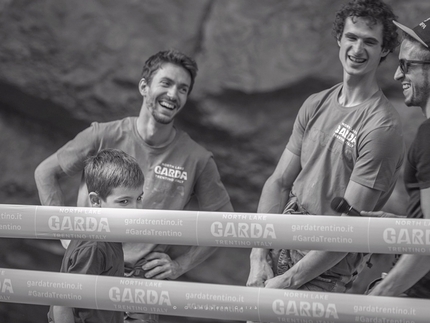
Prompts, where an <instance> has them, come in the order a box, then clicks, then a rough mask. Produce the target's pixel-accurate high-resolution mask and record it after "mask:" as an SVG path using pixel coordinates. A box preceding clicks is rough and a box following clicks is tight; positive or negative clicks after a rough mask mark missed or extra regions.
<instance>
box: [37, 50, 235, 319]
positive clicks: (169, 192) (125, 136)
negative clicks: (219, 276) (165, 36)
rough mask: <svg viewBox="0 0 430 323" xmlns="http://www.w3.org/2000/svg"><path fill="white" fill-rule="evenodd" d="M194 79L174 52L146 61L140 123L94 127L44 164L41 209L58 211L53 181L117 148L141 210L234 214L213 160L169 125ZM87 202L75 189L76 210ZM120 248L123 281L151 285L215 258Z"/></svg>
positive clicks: (204, 251) (199, 251)
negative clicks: (139, 184)
mask: <svg viewBox="0 0 430 323" xmlns="http://www.w3.org/2000/svg"><path fill="white" fill-rule="evenodd" d="M196 74H197V64H196V63H195V61H194V60H193V59H191V58H189V57H187V56H186V55H184V54H182V53H181V52H179V51H174V50H168V51H162V52H159V53H157V54H155V55H153V56H151V57H150V58H149V59H148V60H147V61H146V62H145V65H144V67H143V72H142V78H141V80H140V82H139V92H140V94H141V95H142V97H143V101H142V105H141V109H140V114H139V116H138V117H128V118H125V119H122V120H117V121H112V122H107V123H98V122H94V123H93V124H92V125H91V126H90V127H89V128H87V129H85V130H83V131H82V132H81V133H79V134H78V135H77V136H76V137H75V138H74V139H73V140H71V141H70V142H68V143H67V144H66V145H64V146H63V147H62V148H60V149H59V150H58V151H57V152H56V153H55V154H53V155H52V156H50V157H48V158H47V159H46V160H44V161H43V162H42V163H41V164H40V165H39V166H38V167H37V169H36V172H35V179H36V184H37V188H38V191H39V196H40V200H41V203H42V204H43V205H64V198H63V195H62V192H61V190H60V186H59V182H58V180H59V179H60V178H62V177H64V176H68V175H69V176H71V175H73V174H76V173H79V172H82V170H83V168H84V161H85V160H86V158H87V157H89V156H92V155H95V154H97V152H98V151H100V150H102V149H104V148H116V149H120V150H122V151H124V152H125V153H127V154H129V155H131V156H133V157H134V158H135V159H136V160H137V162H138V163H139V165H140V167H141V168H142V170H143V173H144V175H145V186H144V190H143V191H144V195H143V200H142V205H143V208H145V209H164V210H184V209H189V208H192V207H194V205H196V203H197V205H198V209H199V210H202V211H228V212H231V211H233V207H232V206H231V203H230V198H229V196H228V194H227V192H226V190H225V188H224V185H223V184H222V183H221V180H220V175H219V173H218V169H217V167H216V164H215V161H214V159H213V156H212V154H211V153H210V152H208V151H207V150H206V149H204V148H203V147H202V146H200V145H198V144H197V143H196V142H195V141H193V140H192V139H191V138H190V137H189V136H188V135H187V134H186V133H184V132H183V131H181V130H179V129H177V128H176V127H175V126H174V119H175V116H176V115H177V114H178V113H179V112H180V111H181V110H182V109H183V108H184V105H185V103H186V102H187V99H188V96H189V94H190V93H191V91H192V89H193V85H194V80H195V77H196ZM87 195H88V192H87V188H86V185H85V182H81V185H80V188H79V195H78V202H77V205H78V206H89V203H88V199H87ZM178 220H179V219H178ZM167 229H173V228H166V230H167ZM63 244H64V245H67V242H63ZM123 246H124V262H125V267H126V268H125V269H126V274H127V275H129V276H133V277H141V278H153V279H176V278H178V277H179V276H181V275H182V274H184V273H186V272H187V271H189V270H190V269H192V268H194V267H195V266H197V265H198V264H200V263H201V262H203V261H204V260H205V259H207V258H208V257H209V256H210V255H211V254H212V253H213V252H214V251H215V248H207V247H195V246H192V247H189V248H188V250H187V251H186V252H185V253H183V254H181V255H180V256H178V257H177V258H175V259H171V258H170V256H169V254H168V252H167V251H168V247H169V246H167V245H156V244H143V243H125V244H124V245H123ZM128 321H130V322H136V323H141V322H145V323H154V322H158V316H157V315H155V314H140V313H127V314H126V322H128Z"/></svg>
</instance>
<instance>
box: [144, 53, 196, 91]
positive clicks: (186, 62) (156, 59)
mask: <svg viewBox="0 0 430 323" xmlns="http://www.w3.org/2000/svg"><path fill="white" fill-rule="evenodd" d="M165 63H172V64H175V65H178V66H181V67H183V68H184V69H185V70H186V71H188V73H189V74H190V76H191V84H190V89H189V91H188V95H189V94H190V93H191V90H192V89H193V86H194V80H195V78H196V76H197V71H198V67H197V63H196V62H195V61H194V59H192V58H191V57H188V56H187V55H185V54H183V53H181V52H180V51H178V50H175V49H170V50H164V51H160V52H158V53H156V54H154V55H152V56H151V57H150V58H148V59H147V60H146V62H145V65H144V66H143V70H142V78H144V79H145V80H146V82H148V84H150V83H151V81H152V77H153V76H154V74H155V72H157V71H158V70H159V69H160V67H161V66H162V65H163V64H165Z"/></svg>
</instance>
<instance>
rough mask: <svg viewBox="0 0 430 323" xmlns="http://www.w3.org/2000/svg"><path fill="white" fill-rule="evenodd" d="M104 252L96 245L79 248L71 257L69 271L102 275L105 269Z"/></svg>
mask: <svg viewBox="0 0 430 323" xmlns="http://www.w3.org/2000/svg"><path fill="white" fill-rule="evenodd" d="M105 263H106V259H105V256H104V253H103V251H102V250H100V248H98V247H97V246H96V245H92V246H85V247H81V248H78V249H77V250H76V251H75V252H74V253H73V256H72V257H70V260H69V264H68V267H67V272H68V273H71V274H86V275H100V274H102V273H103V272H104V271H105Z"/></svg>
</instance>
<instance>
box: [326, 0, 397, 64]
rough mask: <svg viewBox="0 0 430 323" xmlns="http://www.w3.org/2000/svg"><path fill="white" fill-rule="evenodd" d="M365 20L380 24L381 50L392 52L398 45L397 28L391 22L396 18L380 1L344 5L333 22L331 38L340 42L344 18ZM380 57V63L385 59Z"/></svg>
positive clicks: (361, 0) (354, 2)
mask: <svg viewBox="0 0 430 323" xmlns="http://www.w3.org/2000/svg"><path fill="white" fill-rule="evenodd" d="M348 17H351V18H352V19H353V21H354V19H355V18H358V17H360V18H365V19H367V20H368V21H369V23H370V24H372V25H376V24H377V23H378V22H380V23H381V24H382V49H383V50H387V51H388V52H389V53H391V52H393V51H394V50H395V49H396V47H397V46H398V45H399V40H398V34H397V27H396V26H395V25H394V23H393V20H396V19H397V17H396V15H394V13H393V10H392V9H391V7H390V6H389V5H387V4H386V3H384V2H383V1H381V0H352V1H350V2H349V3H347V4H346V5H344V6H343V7H342V8H341V9H340V10H339V11H338V12H337V13H336V18H335V20H334V22H333V31H332V33H333V36H334V37H335V38H336V39H337V40H340V38H341V37H342V34H343V29H344V28H345V20H346V18H348ZM386 57H387V56H385V57H382V58H381V62H382V61H383V60H384V59H385V58H386Z"/></svg>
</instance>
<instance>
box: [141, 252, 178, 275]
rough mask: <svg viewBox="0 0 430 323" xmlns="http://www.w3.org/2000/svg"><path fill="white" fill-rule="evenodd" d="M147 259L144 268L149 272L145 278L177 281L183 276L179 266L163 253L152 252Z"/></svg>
mask: <svg viewBox="0 0 430 323" xmlns="http://www.w3.org/2000/svg"><path fill="white" fill-rule="evenodd" d="M145 259H146V261H147V262H146V264H144V265H143V266H142V269H143V270H147V271H148V272H147V273H146V274H145V278H152V279H176V278H178V277H179V276H180V274H181V270H180V269H181V268H180V266H179V264H178V263H177V262H176V261H174V260H172V259H171V258H170V256H169V255H167V254H165V253H163V252H151V253H150V254H148V255H147V256H146V257H145Z"/></svg>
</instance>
